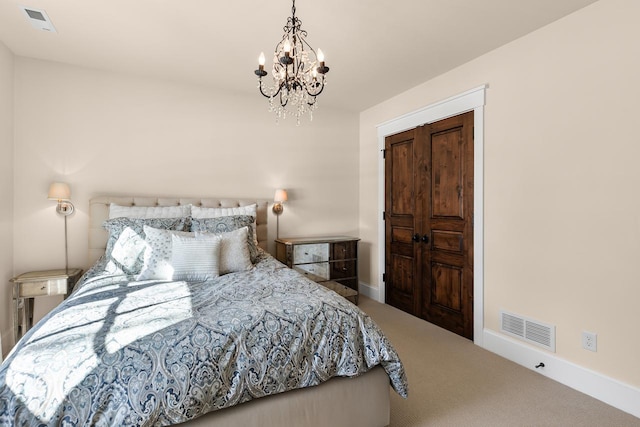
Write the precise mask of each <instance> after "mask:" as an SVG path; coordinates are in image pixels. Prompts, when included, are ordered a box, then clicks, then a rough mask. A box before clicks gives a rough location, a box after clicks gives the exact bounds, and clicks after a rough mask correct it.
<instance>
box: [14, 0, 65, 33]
mask: <svg viewBox="0 0 640 427" xmlns="http://www.w3.org/2000/svg"><path fill="white" fill-rule="evenodd" d="M20 9H22V11H23V12H24V16H26V17H27V21H29V22H30V23H31V25H33V26H34V27H35V28H37V29H38V30H42V31H48V32H50V33H55V32H57V31H56V29H55V27H54V26H53V24H52V23H51V20H50V19H49V16H48V15H47V12H45V11H44V10H42V9H34V8H33V7H25V6H20Z"/></svg>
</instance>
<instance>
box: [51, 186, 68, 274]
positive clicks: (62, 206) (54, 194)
mask: <svg viewBox="0 0 640 427" xmlns="http://www.w3.org/2000/svg"><path fill="white" fill-rule="evenodd" d="M47 197H48V199H49V200H56V201H57V202H58V206H57V207H56V212H58V213H59V214H60V215H62V216H64V269H65V272H68V271H69V251H68V249H67V217H68V216H69V215H71V214H72V213H73V211H74V210H75V207H74V206H73V203H71V189H70V188H69V184H66V183H64V182H54V183H52V184H51V186H50V187H49V195H48V196H47Z"/></svg>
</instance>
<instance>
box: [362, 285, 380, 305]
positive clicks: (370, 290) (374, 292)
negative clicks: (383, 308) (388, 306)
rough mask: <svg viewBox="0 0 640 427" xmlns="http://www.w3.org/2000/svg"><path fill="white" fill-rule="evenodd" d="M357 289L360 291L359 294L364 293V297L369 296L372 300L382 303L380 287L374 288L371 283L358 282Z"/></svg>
mask: <svg viewBox="0 0 640 427" xmlns="http://www.w3.org/2000/svg"><path fill="white" fill-rule="evenodd" d="M358 290H359V291H360V295H364V296H365V297H368V298H371V299H372V300H375V301H378V302H381V303H384V301H380V288H378V287H375V288H374V287H373V286H371V285H368V284H366V283H362V282H360V283H359V284H358Z"/></svg>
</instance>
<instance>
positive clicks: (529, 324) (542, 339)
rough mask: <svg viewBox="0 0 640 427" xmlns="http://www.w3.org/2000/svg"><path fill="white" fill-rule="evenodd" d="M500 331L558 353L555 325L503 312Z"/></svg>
mask: <svg viewBox="0 0 640 427" xmlns="http://www.w3.org/2000/svg"><path fill="white" fill-rule="evenodd" d="M500 329H501V330H502V332H504V333H505V334H508V335H511V336H512V337H516V338H519V339H521V340H523V341H527V342H529V343H531V344H535V345H538V346H540V347H543V348H545V349H547V350H549V351H552V352H554V353H555V352H556V327H555V326H553V325H548V324H545V323H542V322H538V321H537V320H533V319H527V318H526V317H522V316H519V315H517V314H513V313H508V312H506V311H501V312H500Z"/></svg>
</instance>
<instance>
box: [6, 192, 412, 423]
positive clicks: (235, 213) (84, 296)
mask: <svg viewBox="0 0 640 427" xmlns="http://www.w3.org/2000/svg"><path fill="white" fill-rule="evenodd" d="M147 207H151V208H150V209H151V210H154V208H155V210H154V211H155V212H156V216H155V217H152V218H149V217H144V216H143V217H139V216H136V215H138V214H137V213H133V212H134V211H136V209H138V210H142V211H145V212H148V211H149V209H147ZM187 207H188V212H186V211H185V210H184V209H187ZM165 208H166V209H165ZM118 209H120V210H118ZM252 209H253V211H252ZM218 211H224V212H226V213H225V214H224V215H222V216H217V215H218V213H216V214H215V215H213V214H211V213H210V212H218ZM118 212H120V213H122V212H124V215H129V216H124V217H123V216H118V215H119V214H118ZM158 212H160V213H158ZM177 212H179V213H177ZM89 213H90V231H89V242H90V243H89V246H90V247H89V257H90V259H91V261H92V262H93V265H92V267H91V268H90V269H89V270H88V271H87V272H86V273H85V274H84V276H83V277H82V279H81V280H80V281H79V283H78V284H77V286H76V288H75V289H74V291H73V293H72V294H71V295H70V296H69V298H67V299H66V300H65V301H64V302H63V303H61V304H60V305H59V306H58V307H56V309H54V310H53V311H52V312H51V313H49V314H48V315H47V316H45V318H43V319H42V320H41V321H40V322H38V324H37V325H35V326H34V328H33V329H31V330H30V331H28V332H27V334H26V335H25V336H24V337H23V338H22V339H21V340H20V342H19V343H18V344H17V345H16V347H14V349H13V350H12V351H11V353H10V354H9V356H8V357H7V359H6V360H5V362H4V363H3V364H2V365H0V425H3V426H4V425H20V426H23V425H105V426H107V425H173V424H181V423H186V424H188V425H195V426H222V425H224V426H250V425H261V426H283V425H295V426H342V425H345V426H346V425H349V426H384V425H387V424H388V423H389V392H390V390H391V389H390V386H391V388H392V389H393V390H395V392H397V393H399V394H400V395H401V396H404V397H406V395H407V381H406V376H405V373H404V368H403V366H402V363H401V361H400V359H399V357H398V355H397V353H396V352H395V350H394V348H393V346H392V345H391V343H390V342H389V341H388V339H387V338H386V337H385V336H384V334H383V333H382V331H381V330H380V329H379V328H378V327H377V325H375V323H374V322H373V321H372V320H371V319H370V318H369V317H368V316H367V315H366V314H364V313H363V312H362V311H360V310H359V309H358V308H357V307H356V306H354V305H353V304H351V303H350V302H348V301H347V300H346V299H344V298H342V297H340V296H339V295H337V294H336V293H334V292H333V291H330V290H328V289H326V288H323V287H322V286H319V285H317V284H316V283H314V282H312V281H310V280H308V279H307V278H305V277H304V276H302V275H300V274H299V273H297V272H295V271H294V270H291V269H288V268H286V267H285V266H284V265H283V264H281V263H279V262H278V261H276V260H275V259H274V258H273V257H272V256H271V255H269V254H268V253H267V252H266V251H265V249H266V242H267V217H268V215H267V202H266V201H256V200H243V199H216V198H206V199H198V198H149V197H98V198H94V199H92V200H91V201H90V209H89ZM158 215H160V216H158ZM103 225H107V228H109V232H106V231H105V230H104V228H103V227H102V226H103ZM194 230H195V231H196V232H197V233H196V234H195V235H193V232H194ZM194 236H196V237H194ZM154 239H155V240H154ZM167 239H169V240H167ZM167 247H170V248H172V249H171V250H169V252H170V254H169V255H168V257H169V258H167V253H166V252H167V251H166V250H165V249H166V248H167ZM132 248H134V249H136V250H137V251H138V252H137V253H136V252H135V251H133V249H132ZM121 252H126V255H121ZM203 253H206V254H215V256H214V257H212V256H204V255H202V254H203ZM154 257H155V258H154ZM163 257H164V258H163ZM168 259H169V260H171V261H170V262H169V261H167V260H168ZM247 259H248V260H249V263H248V264H247ZM154 263H155V264H154ZM163 263H164V264H163ZM214 264H215V265H214ZM167 266H168V267H167ZM169 267H170V268H169ZM149 271H151V273H149ZM167 271H169V272H168V273H167ZM212 272H213V273H215V274H213V273H212ZM166 274H169V276H164V275H166Z"/></svg>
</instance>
